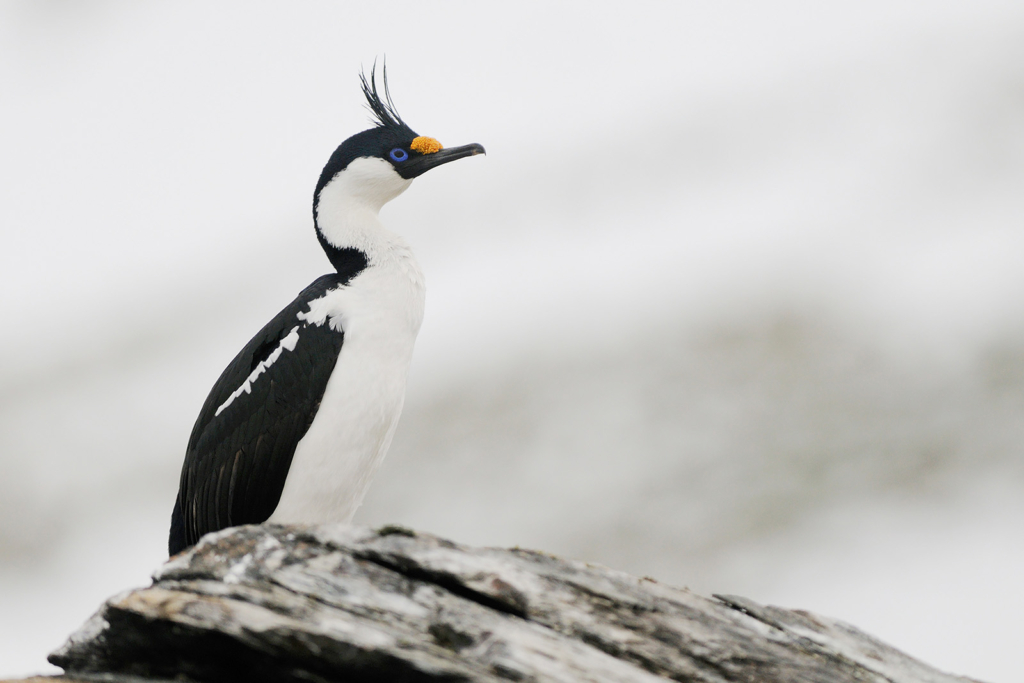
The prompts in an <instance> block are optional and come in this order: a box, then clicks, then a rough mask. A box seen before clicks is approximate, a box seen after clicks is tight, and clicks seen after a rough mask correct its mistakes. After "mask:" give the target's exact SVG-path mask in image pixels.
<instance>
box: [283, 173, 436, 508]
mask: <svg viewBox="0 0 1024 683" xmlns="http://www.w3.org/2000/svg"><path fill="white" fill-rule="evenodd" d="M344 175H345V173H342V174H339V177H338V179H337V180H342V179H343V178H342V176H344ZM395 177H397V175H396V176H395ZM337 180H336V181H333V182H332V183H331V184H330V185H328V187H327V188H325V190H331V191H334V193H335V194H337V195H339V199H344V200H345V201H340V202H338V203H337V204H335V203H333V202H332V203H326V198H328V197H331V196H332V195H331V193H330V192H326V191H325V192H324V193H321V198H320V205H319V207H318V222H319V225H320V226H321V228H322V229H323V231H324V233H325V234H327V235H328V238H329V239H331V241H332V242H334V241H335V240H337V243H339V244H344V243H346V242H347V243H349V244H352V243H353V242H355V243H357V244H358V245H359V248H362V249H363V250H364V252H366V253H367V255H368V257H369V265H368V266H367V268H366V269H365V270H363V271H362V272H361V273H359V274H358V275H357V276H356V277H354V278H353V279H352V280H351V281H350V282H349V284H348V285H346V286H343V287H339V288H338V289H335V290H332V291H330V292H328V293H327V294H325V295H324V296H323V297H321V298H319V299H317V300H315V301H313V302H312V303H311V305H310V310H309V312H308V313H304V314H300V315H299V319H300V321H301V322H302V323H309V324H319V325H330V326H331V327H332V328H333V329H335V330H341V331H343V332H344V334H345V340H344V343H343V344H342V347H341V353H340V355H339V356H338V361H337V363H336V365H335V367H334V372H333V373H332V374H331V377H330V379H329V380H328V382H327V388H326V390H325V391H324V395H323V398H322V400H321V402H320V409H319V411H318V412H317V414H316V418H315V419H314V420H313V423H312V425H310V427H309V431H307V432H306V435H305V436H304V437H303V438H302V440H301V441H299V444H298V446H297V447H296V449H295V455H294V457H293V458H292V463H291V468H290V469H289V470H288V477H287V479H286V480H285V484H284V490H283V491H282V493H281V500H280V502H279V503H278V505H277V509H276V510H274V514H272V515H271V516H270V518H269V519H268V520H267V521H268V522H271V523H277V524H313V523H324V522H349V521H351V519H352V516H353V515H354V514H355V512H356V509H357V508H358V507H359V505H360V503H362V501H363V496H364V495H365V494H366V490H367V488H368V487H369V485H370V480H371V478H372V477H373V475H374V473H375V472H376V471H377V468H378V467H379V466H380V463H381V461H382V460H383V459H384V455H385V454H386V453H387V450H388V447H389V446H390V445H391V439H392V437H393V436H394V433H395V428H396V427H397V426H398V418H399V416H400V415H401V413H402V406H403V404H404V402H405V380H406V374H407V371H408V369H409V362H410V360H411V359H412V350H413V344H414V342H415V341H416V335H417V334H418V332H419V329H420V324H421V323H422V321H423V304H424V286H423V275H422V273H421V272H420V269H419V266H418V265H417V263H416V260H415V258H413V255H412V251H411V250H410V249H409V247H408V245H407V244H406V243H405V242H404V241H403V240H402V239H401V238H400V237H398V236H397V235H395V234H393V233H391V232H389V231H387V230H386V229H385V228H384V227H383V225H381V224H380V222H379V220H378V219H377V215H376V210H379V208H380V207H379V205H378V206H375V207H370V209H371V210H369V211H368V210H366V207H365V206H362V207H361V206H358V205H354V203H353V202H352V201H351V198H350V197H347V198H345V197H341V196H340V195H342V194H343V193H342V192H338V191H335V188H334V187H332V186H334V185H336V184H340V185H342V187H339V188H338V190H344V186H343V184H341V183H338V182H337ZM403 182H405V181H403ZM406 185H407V182H406ZM402 189H404V187H403V188H402ZM395 194H398V193H397V192H396V193H395ZM372 209H376V210H372Z"/></svg>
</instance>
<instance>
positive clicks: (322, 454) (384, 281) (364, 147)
mask: <svg viewBox="0 0 1024 683" xmlns="http://www.w3.org/2000/svg"><path fill="white" fill-rule="evenodd" d="M361 81H362V89H363V94H364V95H365V96H366V100H367V102H368V104H369V108H370V111H371V112H372V113H373V116H374V119H375V123H376V125H375V127H374V128H371V129H370V130H364V131H363V132H361V133H357V134H356V135H353V136H352V137H350V138H349V139H347V140H345V141H344V142H343V143H341V145H340V146H339V147H338V149H336V150H335V151H334V154H332V155H331V158H330V160H328V162H327V165H326V166H325V167H324V170H323V172H322V173H321V174H320V180H319V182H317V185H316V191H315V192H314V194H313V223H314V226H315V228H316V236H317V238H318V239H319V240H320V245H321V246H322V247H323V249H324V251H325V252H327V258H328V259H330V261H331V265H333V266H334V269H335V270H336V271H337V272H334V273H331V274H329V275H324V276H322V277H320V278H318V279H317V280H316V281H314V282H313V284H311V285H309V287H307V288H306V289H304V290H303V291H302V292H301V293H300V294H299V296H298V297H297V298H296V299H295V301H293V302H292V303H290V304H289V305H288V306H287V307H286V308H285V309H284V310H282V311H281V312H280V313H278V314H277V315H276V316H275V317H274V319H273V320H271V321H270V322H269V323H267V325H266V326H265V327H264V328H263V329H262V330H260V331H259V333H258V334H257V335H256V336H255V337H253V338H252V340H251V341H250V342H249V343H248V344H246V345H245V348H243V349H242V350H241V351H240V352H239V353H238V355H237V356H235V358H234V360H232V361H231V363H230V364H229V365H228V366H227V368H226V369H225V370H224V372H223V373H221V376H220V378H219V379H218V380H217V383H216V384H214V386H213V390H212V391H210V395H209V396H208V397H207V398H206V402H205V403H204V404H203V408H202V411H201V412H200V413H199V419H197V420H196V424H195V427H193V429H192V435H191V437H190V438H189V442H188V450H187V451H186V453H185V464H184V465H183V466H182V470H181V481H180V484H179V486H180V488H179V490H178V498H177V501H176V502H175V504H174V512H173V513H172V515H171V533H170V541H169V544H168V545H169V550H170V554H171V555H174V554H176V553H178V552H181V551H182V550H185V549H186V548H189V547H191V546H193V545H195V543H196V542H197V541H198V540H199V538H200V537H201V536H202V535H203V534H206V533H208V532H211V531H216V530H218V529H224V528H226V527H230V526H236V525H239V524H258V523H262V522H272V523H281V524H289V523H299V524H302V523H323V522H348V521H350V520H351V519H352V516H353V515H354V514H355V511H356V508H358V507H359V504H360V503H361V502H362V499H363V496H364V494H365V493H366V489H367V487H368V486H369V483H370V478H371V477H372V476H373V474H374V472H375V471H376V469H377V467H378V466H379V465H380V462H381V460H382V459H383V458H384V454H385V453H386V452H387V450H388V446H390V444H391V437H392V436H393V435H394V433H395V427H396V426H397V424H398V418H399V415H400V414H401V412H402V404H403V403H404V401H405V379H406V372H407V370H408V367H409V361H410V358H411V356H412V349H413V343H414V342H415V340H416V335H417V333H418V332H419V329H420V323H421V322H422V320H423V300H424V287H423V274H422V273H421V272H420V268H419V265H418V264H417V263H416V259H415V258H414V257H413V254H412V251H411V250H410V248H409V245H408V244H406V242H405V241H404V240H403V239H402V238H401V237H399V236H398V235H396V234H394V233H393V232H390V231H389V230H387V229H386V228H385V227H384V226H383V224H381V222H380V219H379V217H378V213H379V212H380V210H381V207H383V206H384V204H386V203H387V202H389V201H390V200H392V199H394V198H395V197H397V196H398V195H400V194H401V193H402V192H403V191H405V189H406V188H408V187H409V185H410V184H411V183H412V180H413V178H415V177H417V176H419V175H421V174H423V173H425V172H427V171H429V170H430V169H432V168H435V167H437V166H440V165H441V164H445V163H448V162H449V161H455V160H456V159H462V158H463V157H468V156H473V155H475V154H483V153H484V148H483V147H481V146H480V145H477V144H472V145H464V146H462V147H453V148H444V147H442V146H441V144H440V143H439V142H438V141H437V140H435V139H433V138H428V137H422V136H419V135H417V134H416V133H415V132H413V130H412V129H411V128H410V127H409V126H408V125H406V124H405V122H404V121H402V119H401V117H400V116H399V115H398V112H397V111H396V110H395V106H394V104H393V102H392V101H391V95H390V93H389V92H388V87H387V72H386V71H385V72H384V79H383V84H384V93H383V97H382V96H381V93H379V92H378V89H377V83H376V74H375V72H374V71H371V74H370V79H369V80H367V78H366V76H365V75H363V76H362V77H361Z"/></svg>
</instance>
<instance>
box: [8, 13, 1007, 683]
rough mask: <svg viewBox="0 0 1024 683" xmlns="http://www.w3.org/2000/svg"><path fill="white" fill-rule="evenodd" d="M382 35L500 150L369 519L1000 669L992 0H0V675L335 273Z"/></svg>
mask: <svg viewBox="0 0 1024 683" xmlns="http://www.w3.org/2000/svg"><path fill="white" fill-rule="evenodd" d="M384 54H386V55H387V59H388V65H389V74H390V76H391V89H392V93H393V95H394V97H395V99H396V102H397V104H398V107H399V110H400V111H401V112H402V114H403V116H404V117H405V118H406V120H407V121H409V122H410V124H411V125H412V126H413V128H414V129H415V130H417V131H418V132H420V133H421V134H424V135H431V136H435V137H437V138H439V139H440V140H441V141H442V142H444V143H446V144H449V145H454V144H462V143H467V142H480V143H482V144H484V145H485V146H486V147H487V150H488V156H487V157H485V158H476V159H471V160H466V161H461V162H458V163H456V164H452V165H450V166H446V167H445V168H443V169H441V170H438V171H435V172H433V173H431V174H429V175H427V176H425V177H423V178H421V179H419V180H417V181H416V183H415V184H414V185H413V187H412V188H411V189H410V190H409V191H408V192H407V193H406V194H405V195H404V196H402V197H401V198H399V199H398V200H396V201H395V202H393V203H392V204H391V205H389V206H388V207H386V208H385V210H384V212H383V214H382V215H383V217H384V220H385V221H386V222H387V223H388V224H389V225H390V226H391V227H392V228H393V229H395V230H396V231H398V232H401V233H403V234H404V235H406V236H407V238H408V240H409V241H410V242H411V243H412V245H413V246H414V248H415V249H416V251H417V253H418V255H419V258H420V261H421V263H422V265H423V269H424V271H425V272H426V274H427V280H428V300H427V313H426V322H425V324H424V326H423V331H422V333H421V336H420V341H419V345H418V347H417V353H416V357H415V359H414V363H413V369H412V373H411V376H410V388H409V398H408V401H407V405H406V412H405V416H404V418H403V422H402V424H401V426H400V428H399V431H398V435H397V437H396V440H395V444H394V447H393V448H392V451H391V454H390V455H389V456H388V459H387V461H386V462H385V464H384V467H383V468H382V470H381V472H380V473H379V475H378V477H377V479H376V481H375V483H374V486H373V488H372V489H371V491H370V494H369V496H368V499H367V502H366V504H365V505H364V507H363V509H362V510H361V511H360V514H359V517H358V521H360V522H362V523H366V524H381V523H385V522H397V523H402V524H406V525H409V526H412V527H415V528H417V529H422V530H426V531H431V532H434V533H438V534H442V535H447V536H449V537H452V538H454V539H455V540H458V541H462V542H465V543H471V544H485V545H502V546H506V545H514V544H519V545H521V546H525V547H533V548H539V549H543V550H546V551H549V552H553V553H558V554H563V555H568V556H572V557H577V558H581V559H585V560H589V561H593V562H599V563H603V564H607V565H610V566H612V567H616V568H619V569H623V570H627V571H630V572H633V573H636V574H641V575H643V574H646V575H650V576H653V577H655V578H657V579H660V580H663V581H666V582H669V583H672V584H676V585H685V586H689V587H691V588H693V589H695V590H699V591H701V592H705V593H709V592H720V593H734V594H742V595H746V596H748V597H751V598H753V599H755V600H758V601H761V602H769V603H774V604H780V605H783V606H788V607H801V608H806V609H810V610H813V611H818V612H821V613H824V614H828V615H831V616H835V617H839V618H842V619H844V620H847V621H850V622H852V623H855V624H857V625H858V626H860V627H862V628H863V629H865V630H867V631H869V632H872V633H874V634H875V635H878V636H880V637H881V638H883V639H885V640H888V641H890V642H891V643H892V644H894V645H896V646H897V647H900V648H902V649H904V650H906V651H907V652H909V653H910V654H912V655H915V656H918V657H921V658H922V659H924V660H926V661H927V662H929V663H931V664H933V665H935V666H938V667H940V668H943V669H946V670H950V671H953V672H955V673H963V674H969V675H971V676H974V677H977V678H980V679H984V680H987V681H992V682H995V683H1009V682H1012V681H1020V680H1024V647H1022V642H1024V533H1022V532H1024V497H1022V495H1021V494H1022V493H1024V5H1022V3H1020V1H1019V0H1008V1H1004V2H999V1H988V0H980V1H978V0H976V1H973V2H956V3H952V2H924V1H923V0H922V1H917V2H905V1H894V0H862V1H861V2H857V3H844V4H843V6H839V4H838V3H819V2H813V1H806V2H790V1H776V2H771V3H752V2H748V3H743V2H696V1H691V2H682V3H654V4H644V3H639V2H630V3H622V4H618V5H604V4H598V3H593V2H586V3H582V2H581V3H576V4H556V3H550V2H544V3H537V4H524V3H516V4H514V5H512V4H508V5H506V8H505V9H499V8H498V7H497V6H496V5H492V4H488V3H472V2H459V3H456V2H450V3H443V4H442V3H437V4H429V3H423V2H408V3H393V2H387V3H385V2H379V3H370V2H359V3H352V2H344V3H343V2H305V3H287V4H285V3H278V4H269V3H265V4H260V3H254V2H246V3H234V4H232V3H217V4H216V5H213V4H212V3H191V4H189V3H182V2H176V3H163V4H159V3H127V2H125V3H112V2H91V3H81V2H72V1H71V0H65V1H56V0H49V1H45V2H43V1H35V0H32V1H29V0H25V1H21V2H12V1H7V2H3V3H2V4H0V102H2V105H0V124H2V125H0V142H2V147H0V149H2V154H0V229H2V231H3V232H2V235H3V241H2V247H0V292H2V293H0V317H2V320H3V327H2V330H0V332H2V334H0V674H7V675H14V674H25V673H29V672H39V671H53V670H54V668H53V667H50V666H49V665H47V664H46V662H45V656H46V653H47V652H49V651H50V650H52V649H53V648H55V647H56V646H58V645H59V644H60V643H61V642H62V641H63V639H64V637H65V636H66V635H67V634H68V633H69V632H70V631H71V630H73V629H74V628H76V627H77V626H78V625H79V624H80V623H81V622H82V621H83V620H85V619H86V618H87V617H88V616H89V615H90V614H91V613H92V612H93V611H94V610H95V609H96V607H97V606H98V605H99V604H100V602H101V601H102V600H103V599H105V598H106V597H108V596H109V595H111V594H113V593H115V592H117V591H119V590H121V589H124V588H126V587H130V586H136V585H144V584H145V583H146V582H147V580H148V574H149V572H150V571H151V570H152V569H154V568H155V567H156V566H158V565H159V563H160V562H162V561H163V560H164V559H165V556H166V538H167V526H168V521H169V516H170V510H171V506H172V503H173V498H174V495H175V492H176V490H177V478H178V471H179V468H180V466H181V460H182V457H183V454H184V448H185V443H186V441H187V438H188V434H189V431H190V430H191V427H192V422H193V420H194V419H195V416H196V415H197V414H198V411H199V407H200V405H201V403H202V401H203V399H204V398H205V396H206V392H207V391H208V390H209V388H210V387H211V386H212V384H213V381H214V380H215V379H216V377H217V376H218V374H219V373H220V371H221V369H222V368H223V367H224V365H225V364H226V363H227V362H228V361H229V360H230V359H231V357H232V356H233V355H234V354H235V352H237V350H238V349H239V348H241V347H242V345H243V344H244V343H245V342H246V341H247V340H248V339H249V338H250V337H251V336H252V335H253V334H254V333H255V332H256V331H257V330H258V329H259V328H260V327H261V326H262V325H263V324H264V323H265V322H266V321H267V320H269V319H270V317H271V316H272V315H273V314H274V313H276V312H277V311H278V310H279V309H280V308H281V307H282V306H284V305H285V304H286V303H288V302H289V301H290V300H291V299H292V298H293V297H294V296H295V294H297V293H298V291H299V290H300V289H302V288H303V287H304V286H305V285H306V284H308V283H309V282H310V281H311V280H313V279H314V278H315V277H316V276H318V275H320V274H322V273H324V272H326V271H327V269H328V268H329V265H328V263H327V260H326V258H325V257H324V256H323V254H322V252H320V249H319V246H318V244H317V241H316V239H315V237H314V233H313V229H312V220H311V215H310V204H311V199H312V192H313V187H314V184H315V182H316V179H317V176H318V174H319V172H320V169H321V167H322V165H323V163H324V162H325V161H326V160H327V157H328V156H329V155H330V153H331V151H333V149H334V147H335V146H336V145H337V144H338V143H339V142H340V141H341V140H343V139H344V138H345V137H347V136H348V135H350V134H352V133H354V132H357V131H359V130H362V129H364V128H366V127H368V121H367V114H366V111H365V110H364V108H363V105H362V102H361V100H360V94H359V90H358V82H357V73H358V72H359V69H360V67H361V66H366V67H369V65H370V64H372V62H373V60H374V58H375V57H379V56H381V55H384Z"/></svg>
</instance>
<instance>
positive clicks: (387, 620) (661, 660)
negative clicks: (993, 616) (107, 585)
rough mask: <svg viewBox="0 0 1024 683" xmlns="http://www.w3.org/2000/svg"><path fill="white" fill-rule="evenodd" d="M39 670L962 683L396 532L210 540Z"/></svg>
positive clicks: (324, 530) (735, 602) (708, 604)
mask: <svg viewBox="0 0 1024 683" xmlns="http://www.w3.org/2000/svg"><path fill="white" fill-rule="evenodd" d="M50 661H51V662H53V663H54V664H56V665H58V666H60V667H63V668H64V669H65V671H66V673H67V675H69V676H72V677H74V676H80V677H90V676H95V675H98V674H104V675H115V674H116V675H124V676H136V677H141V678H144V679H160V678H176V677H177V678H179V679H182V678H184V679H190V680H194V681H234V680H251V681H306V682H308V681H399V682H400V681H509V680H512V681H566V682H574V683H575V682H578V681H623V682H625V681H637V682H639V681H658V680H665V679H671V680H677V681H694V682H701V683H725V682H726V681H729V682H737V681H739V682H750V683H754V682H755V681H756V682H757V683H771V682H774V681H778V682H781V681H786V682H805V681H806V682H808V683H810V682H821V683H826V682H827V683H846V682H849V683H853V682H857V683H865V682H878V683H903V682H910V681H914V682H920V683H953V682H955V681H959V682H960V683H966V682H967V681H969V680H970V679H966V678H961V677H957V676H951V675H948V674H944V673H941V672H939V671H937V670H935V669H933V668H931V667H929V666H927V665H925V664H923V663H921V662H919V661H917V660H915V659H913V658H911V657H908V656H907V655H905V654H903V653H902V652H899V651H898V650H896V649H894V648H892V647H890V646H888V645H886V644H884V643H882V642H879V641H878V640H876V639H874V638H872V637H871V636H869V635H867V634H865V633H863V632H861V631H859V630H857V629H856V628H854V627H853V626H850V625H848V624H844V623H842V622H839V621H836V620H833V619H828V618H825V617H820V616H816V615H813V614H809V613H807V612H801V611H790V610H784V609H780V608H777V607H765V606H762V605H759V604H757V603H755V602H753V601H751V600H747V599H745V598H740V597H733V596H716V597H714V598H708V597H704V596H701V595H697V594H695V593H692V592H690V591H688V590H685V589H678V588H673V587H670V586H666V585H663V584H660V583H658V582H656V581H653V580H650V579H638V578H635V577H632V576H629V575H627V574H623V573H621V572H617V571H614V570H611V569H607V568H605V567H600V566H595V565H590V564H586V563H583V562H576V561H571V560H564V559H561V558H557V557H553V556H551V555H547V554H544V553H540V552H534V551H528V550H521V549H495V548H469V547H465V546H461V545H458V544H455V543H452V542H451V541H447V540H445V539H442V538H438V537H436V536H431V535H429V534H423V533H417V532H413V531H409V530H407V529H403V528H398V527H384V528H382V529H379V530H376V531H371V530H369V529H364V528H359V527H349V526H320V527H282V526H248V527H236V528H232V529H228V530H225V531H222V532H218V533H216V534H211V535H209V536H207V537H205V538H204V539H202V541H201V542H200V543H199V544H198V545H197V546H196V547H195V548H193V549H192V550H190V551H188V552H185V553H182V554H181V555H179V556H177V557H174V558H172V559H171V560H169V561H168V562H167V563H166V564H165V565H164V566H163V567H161V568H160V569H159V570H158V571H157V572H156V574H155V575H154V577H153V585H152V586H150V587H148V588H141V589H137V590H132V591H128V592H125V593H122V594H120V595H117V596H114V597H113V598H110V599H109V600H108V601H107V602H106V603H105V604H104V605H103V606H102V607H101V608H100V610H99V612H97V613H96V615H94V616H93V617H92V618H91V619H90V620H89V621H87V622H86V624H85V625H83V626H82V627H81V628H80V629H79V630H78V631H77V632H76V633H74V634H73V635H72V636H71V637H70V638H69V640H68V642H67V643H66V644H65V645H64V646H62V647H61V648H60V649H59V650H57V651H56V652H54V653H53V654H51V655H50ZM110 680H114V679H110Z"/></svg>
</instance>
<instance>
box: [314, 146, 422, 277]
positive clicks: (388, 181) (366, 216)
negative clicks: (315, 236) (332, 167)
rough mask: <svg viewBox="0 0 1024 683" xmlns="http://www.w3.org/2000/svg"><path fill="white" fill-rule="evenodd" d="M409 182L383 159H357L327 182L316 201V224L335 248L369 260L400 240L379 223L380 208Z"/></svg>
mask: <svg viewBox="0 0 1024 683" xmlns="http://www.w3.org/2000/svg"><path fill="white" fill-rule="evenodd" d="M410 184H412V180H406V179H405V178H403V177H401V176H400V175H398V173H396V172H395V169H394V168H392V166H391V164H389V163H388V162H386V161H384V160H383V159H376V158H367V157H363V158H359V159H355V160H353V161H352V163H350V164H349V165H348V166H347V167H346V168H345V170H343V171H341V172H340V173H338V174H337V175H336V176H334V178H332V179H331V180H330V182H328V183H327V184H326V185H325V186H324V187H323V189H321V190H320V195H319V196H318V198H317V203H316V215H315V218H316V226H317V229H318V230H319V231H320V233H321V234H322V235H323V236H324V238H325V239H326V240H327V241H328V242H329V243H330V244H331V245H333V246H335V247H337V248H338V249H346V248H355V249H359V250H360V251H362V252H363V253H365V254H366V257H367V259H368V260H369V261H370V262H371V263H373V262H376V261H379V260H380V259H381V258H385V257H386V256H387V255H388V253H389V252H391V251H392V250H393V248H394V247H395V246H399V245H401V246H402V247H405V244H404V242H402V241H401V239H400V238H399V237H398V236H397V235H394V234H393V233H391V232H389V231H388V230H387V229H386V228H385V227H384V225H383V224H382V223H381V222H380V218H379V214H380V210H381V208H382V207H383V206H384V205H385V204H387V203H388V202H389V201H391V200H392V199H394V198H395V197H397V196H398V195H400V194H402V193H403V192H405V190H406V189H407V188H408V187H409V185H410Z"/></svg>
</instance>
